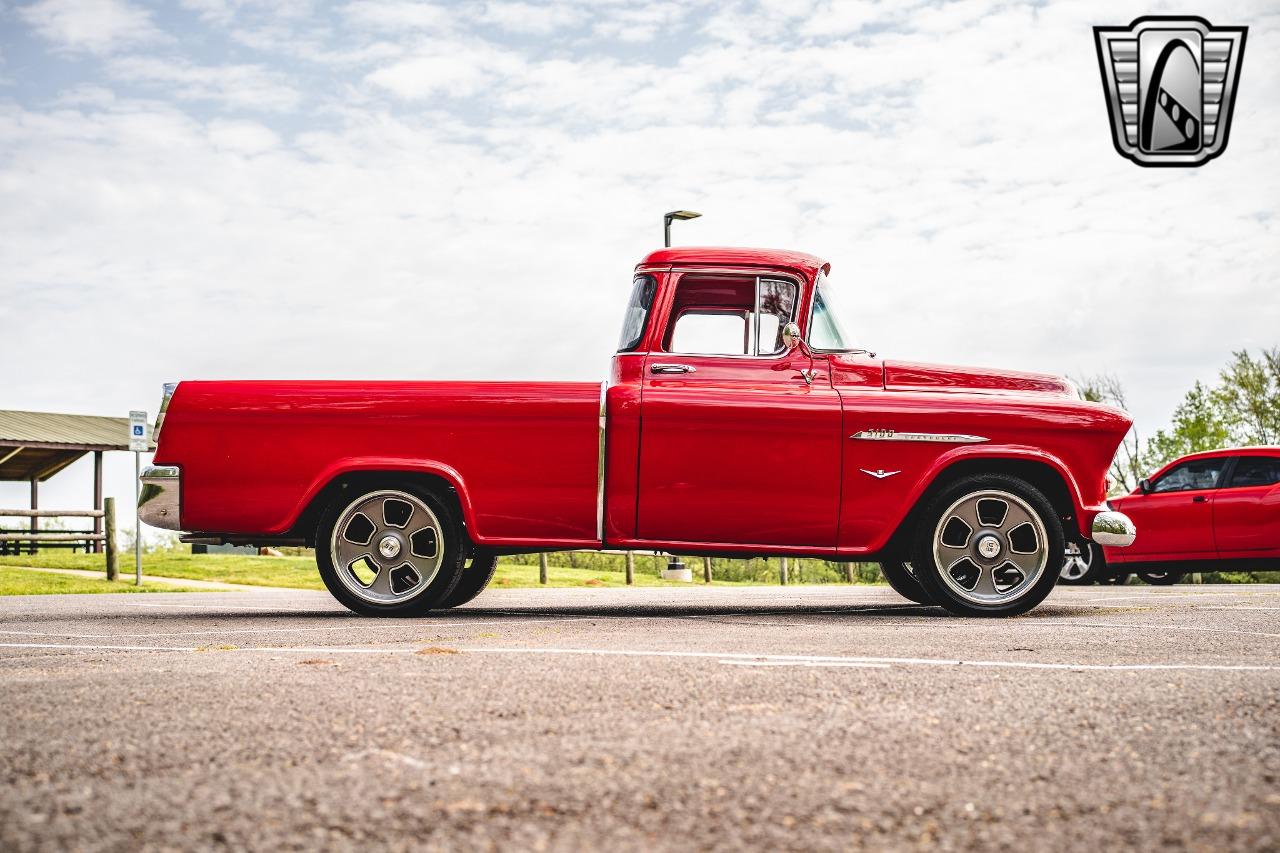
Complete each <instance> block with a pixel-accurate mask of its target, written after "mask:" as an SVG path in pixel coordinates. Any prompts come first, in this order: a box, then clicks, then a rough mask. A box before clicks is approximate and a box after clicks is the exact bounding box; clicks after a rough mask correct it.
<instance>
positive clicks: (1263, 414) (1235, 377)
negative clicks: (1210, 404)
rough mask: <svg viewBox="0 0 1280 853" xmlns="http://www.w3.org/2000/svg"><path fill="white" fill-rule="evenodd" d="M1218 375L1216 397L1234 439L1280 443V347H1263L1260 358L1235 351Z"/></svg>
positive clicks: (1241, 441)
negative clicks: (1219, 381) (1218, 382)
mask: <svg viewBox="0 0 1280 853" xmlns="http://www.w3.org/2000/svg"><path fill="white" fill-rule="evenodd" d="M1218 377H1219V379H1220V380H1221V383H1220V384H1219V385H1218V387H1217V388H1215V389H1214V391H1213V396H1214V400H1215V402H1216V403H1217V405H1218V406H1219V408H1220V409H1221V410H1222V415H1223V417H1224V418H1225V420H1226V424H1227V428H1228V430H1229V431H1230V439H1231V441H1232V442H1234V443H1236V444H1243V445H1248V444H1276V443H1280V346H1277V347H1272V348H1271V349H1269V350H1268V349H1264V350H1262V352H1261V354H1260V355H1259V357H1258V358H1257V359H1254V358H1253V356H1251V355H1249V351H1248V350H1240V351H1239V352H1233V353H1232V354H1231V362H1230V363H1229V364H1228V365H1227V366H1226V367H1225V368H1223V369H1222V372H1221V373H1219V374H1218Z"/></svg>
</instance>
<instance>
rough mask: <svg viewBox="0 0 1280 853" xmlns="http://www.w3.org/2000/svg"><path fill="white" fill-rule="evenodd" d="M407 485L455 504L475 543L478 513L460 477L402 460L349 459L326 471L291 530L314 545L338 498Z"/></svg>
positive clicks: (428, 464) (295, 515)
mask: <svg viewBox="0 0 1280 853" xmlns="http://www.w3.org/2000/svg"><path fill="white" fill-rule="evenodd" d="M406 482H408V483H415V484H418V485H421V486H424V487H426V488H429V489H431V490H432V491H435V492H436V493H437V494H439V495H440V496H441V497H442V498H444V499H445V500H450V501H452V502H453V504H454V506H455V508H456V509H457V510H458V511H459V513H460V517H461V518H462V522H463V526H464V527H465V528H466V533H467V534H468V536H469V537H470V538H471V539H472V541H474V540H475V537H476V532H475V531H476V526H475V513H474V510H473V508H472V506H471V500H470V498H469V495H468V493H467V490H466V487H465V484H464V483H463V480H462V477H461V475H459V474H458V472H457V471H455V470H454V469H453V468H451V467H449V466H447V465H443V464H439V463H433V462H424V461H419V460H412V461H410V460H399V459H383V460H375V459H365V460H349V461H347V462H343V463H339V464H338V465H336V466H334V467H333V468H331V469H330V470H328V471H326V472H325V473H324V474H322V475H321V476H319V477H317V478H316V480H315V482H313V483H312V484H311V487H310V488H309V489H308V490H307V492H306V495H305V496H304V498H303V499H302V501H300V502H299V505H298V507H297V509H296V510H295V511H294V513H293V518H292V519H291V520H290V522H289V524H288V531H289V533H290V534H291V535H293V536H298V537H301V538H304V539H306V540H307V541H308V543H309V544H314V542H312V540H313V539H314V537H315V530H316V524H317V523H318V522H319V520H320V515H321V513H323V512H324V510H325V508H326V507H327V506H329V504H330V503H332V502H333V501H334V499H335V498H336V497H337V496H338V495H340V494H342V493H343V492H344V491H350V490H352V489H358V488H361V487H364V488H376V487H379V486H386V485H388V484H389V483H406Z"/></svg>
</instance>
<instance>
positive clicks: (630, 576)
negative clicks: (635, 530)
mask: <svg viewBox="0 0 1280 853" xmlns="http://www.w3.org/2000/svg"><path fill="white" fill-rule="evenodd" d="M635 582H636V552H635V551H628V552H627V586H631V585H632V584H634V583H635Z"/></svg>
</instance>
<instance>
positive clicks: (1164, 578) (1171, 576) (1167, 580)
mask: <svg viewBox="0 0 1280 853" xmlns="http://www.w3.org/2000/svg"><path fill="white" fill-rule="evenodd" d="M1186 576H1187V573H1186V572H1138V577H1139V578H1141V579H1142V580H1144V581H1146V582H1147V583H1149V584H1151V585H1152V586H1173V585H1174V584H1175V583H1177V582H1178V581H1180V580H1182V579H1183V578H1185V577H1186Z"/></svg>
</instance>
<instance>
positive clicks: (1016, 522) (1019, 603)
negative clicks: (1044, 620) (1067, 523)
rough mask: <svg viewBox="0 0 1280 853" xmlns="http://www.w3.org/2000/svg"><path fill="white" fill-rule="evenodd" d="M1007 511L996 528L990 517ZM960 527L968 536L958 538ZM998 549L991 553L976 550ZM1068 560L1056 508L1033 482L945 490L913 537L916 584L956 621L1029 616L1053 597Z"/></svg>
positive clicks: (963, 483) (988, 481)
mask: <svg viewBox="0 0 1280 853" xmlns="http://www.w3.org/2000/svg"><path fill="white" fill-rule="evenodd" d="M1001 505H1002V506H1003V510H1002V511H1000V512H999V513H998V514H999V519H1000V520H999V521H995V520H993V518H994V516H990V515H989V513H990V512H992V511H998V510H999V507H1000V506H1001ZM963 514H968V515H970V521H968V522H966V521H965V520H964V519H962V518H960V516H961V515H963ZM984 514H987V515H988V517H987V518H986V519H985V520H984ZM956 522H959V526H960V527H962V528H967V529H968V533H967V534H960V533H959V531H958V529H955V528H954V525H955V523H956ZM1006 525H1007V527H1006ZM1028 537H1030V538H1029V539H1028ZM949 538H950V539H951V540H952V541H951V543H948V542H947V540H948V539H949ZM935 540H936V541H935ZM993 542H994V551H993V553H992V554H990V555H987V554H986V553H985V551H984V552H980V551H979V550H978V548H979V546H983V547H985V546H989V545H991V544H992V543H993ZM935 544H936V546H937V550H938V552H939V553H944V552H945V553H947V554H949V555H950V556H948V557H947V559H948V560H949V565H948V566H942V565H940V564H939V560H938V557H937V556H935ZM1028 548H1029V550H1028ZM1063 553H1065V544H1064V539H1063V532H1062V520H1061V518H1060V517H1059V515H1058V513H1057V511H1056V510H1055V509H1054V508H1053V504H1051V503H1049V500H1048V498H1046V497H1045V496H1044V495H1043V494H1042V493H1041V492H1040V490H1038V489H1037V488H1036V487H1035V486H1032V485H1031V484H1030V483H1028V482H1027V481H1025V480H1022V479H1020V478H1018V477H1011V476H1008V475H1005V474H978V475H975V476H970V477H965V478H963V479H960V480H957V481H956V482H954V483H951V484H949V485H947V486H945V487H944V488H942V489H941V490H940V491H938V492H937V493H936V494H935V495H933V496H932V497H931V498H929V499H928V501H927V503H926V504H925V505H924V507H923V509H922V510H921V512H920V514H919V517H918V521H917V523H916V528H915V530H914V531H913V533H912V538H911V564H912V566H913V567H914V568H915V577H916V580H918V581H919V582H920V585H921V586H922V587H923V588H924V591H925V592H926V593H927V594H928V595H929V596H930V597H932V598H933V600H934V602H936V603H937V604H940V605H941V606H942V607H944V608H946V609H947V610H948V611H950V612H951V613H954V614H956V615H958V616H1016V615H1019V614H1021V613H1026V612H1027V611H1028V610H1030V609H1031V608H1033V607H1035V606H1036V605H1037V604H1039V603H1040V602H1041V601H1044V599H1045V597H1046V596H1047V595H1048V594H1049V593H1050V592H1052V591H1053V587H1054V585H1055V584H1056V583H1057V582H1058V572H1059V570H1060V569H1061V566H1062V563H1061V562H1060V560H1061V559H1062V557H1061V555H1062V554H1063ZM952 556H954V557H955V559H951V557H952ZM944 572H945V573H946V577H945V578H944ZM970 577H972V578H973V584H972V586H968V585H967V584H968V578H970ZM1002 585H1003V586H1005V588H1004V589H1001V586H1002Z"/></svg>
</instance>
